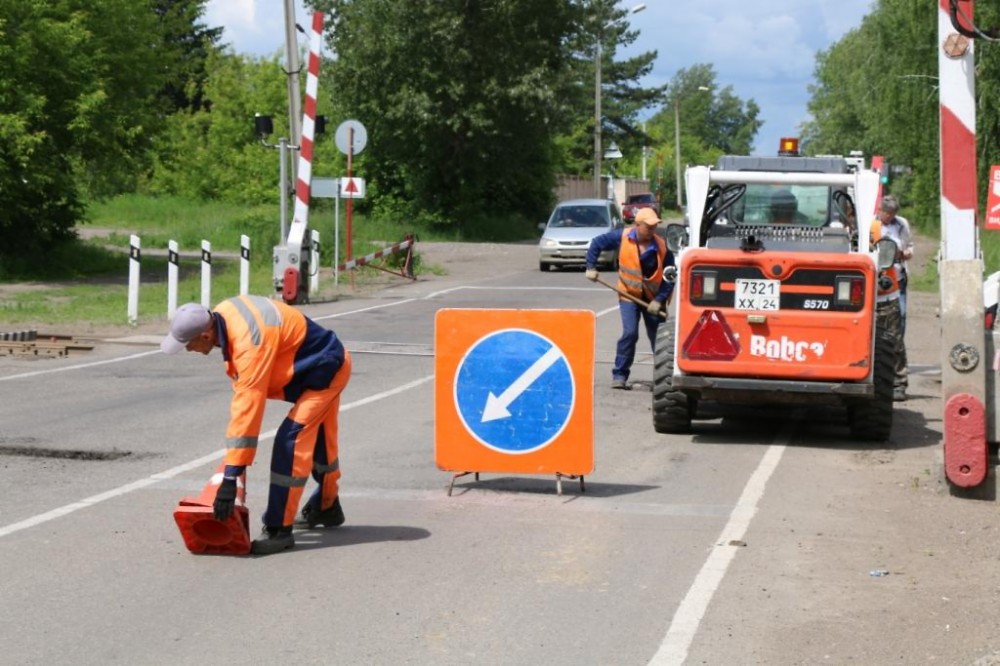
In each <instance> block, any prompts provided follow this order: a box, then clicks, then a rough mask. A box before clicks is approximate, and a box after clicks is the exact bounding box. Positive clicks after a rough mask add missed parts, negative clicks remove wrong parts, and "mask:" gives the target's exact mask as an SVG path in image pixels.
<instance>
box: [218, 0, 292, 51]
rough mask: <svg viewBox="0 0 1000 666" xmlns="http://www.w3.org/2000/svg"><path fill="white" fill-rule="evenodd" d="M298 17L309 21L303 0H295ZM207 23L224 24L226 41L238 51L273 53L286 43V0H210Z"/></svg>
mask: <svg viewBox="0 0 1000 666" xmlns="http://www.w3.org/2000/svg"><path fill="white" fill-rule="evenodd" d="M294 7H295V9H294V11H295V20H296V21H297V22H298V23H299V24H300V25H308V20H307V19H306V18H305V17H306V16H307V14H306V11H305V9H303V5H302V0H295V3H294ZM204 23H205V25H207V26H209V27H218V26H222V27H223V29H224V30H223V35H222V42H223V43H225V44H229V45H230V46H232V47H233V49H234V50H235V51H236V52H237V53H246V54H250V55H255V56H269V55H273V54H274V53H275V52H278V51H282V50H283V49H284V47H285V3H284V2H283V1H282V0H209V2H208V4H207V5H206V7H205V17H204Z"/></svg>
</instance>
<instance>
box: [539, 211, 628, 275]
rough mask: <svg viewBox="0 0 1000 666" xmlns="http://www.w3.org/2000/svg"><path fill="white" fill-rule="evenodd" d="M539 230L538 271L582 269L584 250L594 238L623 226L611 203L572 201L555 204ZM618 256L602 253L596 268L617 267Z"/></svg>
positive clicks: (584, 257)
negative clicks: (559, 267) (573, 267)
mask: <svg viewBox="0 0 1000 666" xmlns="http://www.w3.org/2000/svg"><path fill="white" fill-rule="evenodd" d="M538 226H539V228H541V229H542V240H541V241H539V243H538V268H539V270H542V271H547V270H549V269H550V268H551V267H552V266H556V267H558V266H583V265H585V264H586V262H587V248H588V247H590V241H591V239H592V238H594V236H600V235H601V234H603V233H605V232H608V231H611V230H612V229H619V230H620V229H622V228H623V227H624V226H625V224H624V222H623V221H622V216H621V213H620V212H619V211H618V206H617V205H616V204H615V202H614V201H609V200H604V199H572V200H569V201H562V202H560V203H559V204H557V205H556V207H555V210H553V211H552V215H550V216H549V221H548V223H547V224H540V225H538ZM617 259H618V257H617V253H616V252H613V251H609V252H602V253H601V256H600V257H598V267H605V268H608V269H614V268H616V263H617Z"/></svg>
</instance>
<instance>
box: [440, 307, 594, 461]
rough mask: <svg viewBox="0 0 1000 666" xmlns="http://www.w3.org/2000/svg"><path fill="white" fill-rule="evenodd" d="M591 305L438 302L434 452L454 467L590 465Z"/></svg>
mask: <svg viewBox="0 0 1000 666" xmlns="http://www.w3.org/2000/svg"><path fill="white" fill-rule="evenodd" d="M595 335H596V318H595V315H594V313H593V312H592V311H590V310H485V309H443V310H439V311H438V313H437V316H436V318H435V325H434V346H435V372H434V417H435V426H434V458H435V462H436V464H437V466H438V467H439V468H440V469H442V470H447V471H453V472H513V473H524V474H555V473H557V472H558V473H561V474H567V475H585V474H589V473H591V472H592V471H593V469H594V406H593V403H594V342H595Z"/></svg>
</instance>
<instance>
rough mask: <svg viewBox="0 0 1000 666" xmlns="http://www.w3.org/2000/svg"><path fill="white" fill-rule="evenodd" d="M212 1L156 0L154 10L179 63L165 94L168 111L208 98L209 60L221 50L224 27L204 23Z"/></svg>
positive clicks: (197, 105)
mask: <svg viewBox="0 0 1000 666" xmlns="http://www.w3.org/2000/svg"><path fill="white" fill-rule="evenodd" d="M207 3H208V0H154V1H153V13H155V14H156V16H157V18H158V19H159V22H160V32H161V33H162V34H163V38H164V47H165V48H167V49H171V50H173V51H174V55H173V56H172V57H171V58H170V60H172V61H173V62H175V63H176V66H175V67H173V68H171V70H170V77H169V80H168V81H167V82H166V85H165V86H164V88H163V90H162V91H161V95H162V97H163V98H164V100H165V102H166V105H167V113H173V112H174V111H179V110H188V109H190V110H194V109H200V108H202V107H203V106H205V105H206V104H207V103H208V100H207V99H206V98H205V92H204V86H205V77H206V72H205V61H206V60H207V58H208V54H209V53H210V52H211V51H213V50H215V49H218V48H219V47H218V44H219V40H220V39H221V38H222V28H208V27H206V26H205V25H204V24H202V23H201V18H202V17H203V16H204V15H205V5H206V4H207Z"/></svg>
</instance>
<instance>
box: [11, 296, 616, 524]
mask: <svg viewBox="0 0 1000 666" xmlns="http://www.w3.org/2000/svg"><path fill="white" fill-rule="evenodd" d="M478 288H479V287H470V286H461V287H455V288H452V289H445V290H442V291H439V292H434V293H432V294H429V295H428V296H425V297H423V298H422V299H414V298H408V299H404V300H401V301H393V302H391V303H379V304H377V305H373V306H371V307H367V308H359V309H357V310H350V311H347V312H340V313H337V314H332V315H322V316H318V317H310V319H312V320H313V321H322V320H324V319H334V318H337V317H343V316H345V315H349V314H356V313H359V312H367V311H369V310H377V309H380V308H387V307H394V306H396V305H403V304H404V303H412V302H413V301H416V300H428V299H431V298H433V297H435V296H437V295H440V294H446V293H450V292H452V291H458V290H460V289H478ZM506 289H510V288H509V287H508V288H506ZM514 289H536V288H534V287H515V288H514ZM617 309H618V308H617V307H615V308H609V309H607V310H604V311H602V312H599V313H598V314H597V316H598V317H600V316H602V315H604V314H607V313H609V312H613V311H617ZM161 353H162V352H161V351H160V350H159V349H156V350H151V351H146V352H141V353H139V354H130V355H128V356H120V357H118V358H111V359H106V360H103V361H94V362H92V363H80V364H77V365H70V366H62V367H59V368H51V369H47V370H37V371H35V372H25V373H21V374H18V375H8V376H6V377H0V382H3V381H8V380H11V379H24V378H27V377H37V376H39V375H47V374H52V373H56V372H67V371H69V370H79V369H82V368H91V367H95V366H99V365H106V364H108V363H119V362H121V361H129V360H133V359H137V358H142V357H145V356H152V355H153V354H161ZM432 379H434V375H428V376H426V377H422V378H420V379H417V380H414V381H412V382H409V383H407V384H402V385H400V386H397V387H396V388H394V389H390V390H388V391H383V392H382V393H377V394H375V395H371V396H369V397H367V398H362V399H360V400H356V401H354V402H352V403H348V404H346V405H342V406H341V407H340V410H341V411H347V410H349V409H352V408H354V407H360V406H362V405H367V404H369V403H372V402H376V401H378V400H382V399H384V398H388V397H390V396H393V395H396V394H397V393H401V392H403V391H407V390H409V389H411V388H415V387H417V386H420V385H421V384H425V383H427V382H429V381H431V380H432ZM276 432H277V430H271V431H268V432H266V433H262V434H261V435H260V440H261V441H265V440H267V439H270V438H272V437H274V435H275V433H276ZM225 452H226V450H225V449H219V450H218V451H216V452H214V453H211V454H209V455H207V456H203V457H201V458H197V459H195V460H192V461H191V462H188V463H184V464H183V465H179V466H177V467H172V468H170V469H168V470H165V471H163V472H158V473H156V474H152V475H150V476H148V477H146V478H145V479H139V480H138V481H133V482H132V483H128V484H126V485H124V486H119V487H118V488H114V489H112V490H108V491H106V492H103V493H100V494H97V495H93V496H91V497H87V498H84V499H82V500H80V501H78V502H72V503H70V504H66V505H64V506H61V507H59V508H57V509H53V510H52V511H48V512H46V513H42V514H39V515H37V516H33V517H31V518H27V519H25V520H22V521H19V522H16V523H12V524H10V525H7V526H6V527H0V538H2V537H5V536H7V535H9V534H13V533H15V532H19V531H21V530H24V529H28V528H29V527H35V526H37V525H41V524H43V523H46V522H48V521H50V520H55V519H56V518H61V517H62V516H65V515H68V514H71V513H74V512H76V511H79V510H80V509H85V508H87V507H90V506H94V505H95V504H99V503H100V502H104V501H105V500H109V499H113V498H115V497H121V496H122V495H125V494H128V493H130V492H132V491H134V490H140V489H142V488H146V487H148V486H151V485H153V484H154V483H157V482H158V481H162V480H164V479H170V478H173V477H175V476H177V475H179V474H183V473H184V472H187V471H190V470H192V469H197V468H198V467H201V466H202V465H206V464H208V463H210V462H213V461H215V460H219V459H221V458H222V457H223V456H224V455H225Z"/></svg>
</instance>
